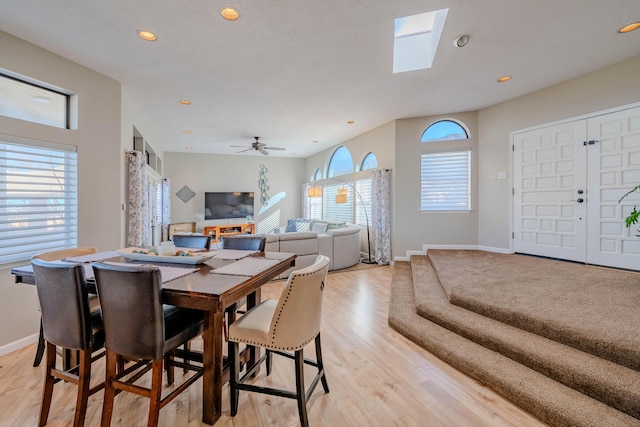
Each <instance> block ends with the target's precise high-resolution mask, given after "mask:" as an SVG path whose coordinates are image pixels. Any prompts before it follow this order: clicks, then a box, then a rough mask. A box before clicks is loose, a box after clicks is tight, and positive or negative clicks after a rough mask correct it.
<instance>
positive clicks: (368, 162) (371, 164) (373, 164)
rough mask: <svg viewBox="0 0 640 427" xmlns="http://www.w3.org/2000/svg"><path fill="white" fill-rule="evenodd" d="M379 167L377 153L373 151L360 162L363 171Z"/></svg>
mask: <svg viewBox="0 0 640 427" xmlns="http://www.w3.org/2000/svg"><path fill="white" fill-rule="evenodd" d="M377 167H378V159H377V158H376V155H375V154H373V153H369V154H367V155H366V156H364V159H362V163H361V164H360V170H361V171H366V170H368V169H375V168H377Z"/></svg>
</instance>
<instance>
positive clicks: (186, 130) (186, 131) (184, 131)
mask: <svg viewBox="0 0 640 427" xmlns="http://www.w3.org/2000/svg"><path fill="white" fill-rule="evenodd" d="M182 133H187V134H189V133H191V131H190V130H189V129H185V130H183V131H182Z"/></svg>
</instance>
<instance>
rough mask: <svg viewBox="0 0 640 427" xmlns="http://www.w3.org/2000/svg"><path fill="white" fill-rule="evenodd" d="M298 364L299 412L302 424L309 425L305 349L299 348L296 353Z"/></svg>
mask: <svg viewBox="0 0 640 427" xmlns="http://www.w3.org/2000/svg"><path fill="white" fill-rule="evenodd" d="M295 365H296V395H297V400H298V413H299V415H300V425H301V426H302V427H308V426H309V420H308V418H307V400H306V390H305V388H304V351H303V350H298V351H296V355H295Z"/></svg>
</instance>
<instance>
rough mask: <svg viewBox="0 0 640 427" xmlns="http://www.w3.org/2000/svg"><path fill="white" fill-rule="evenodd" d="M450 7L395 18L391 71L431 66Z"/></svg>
mask: <svg viewBox="0 0 640 427" xmlns="http://www.w3.org/2000/svg"><path fill="white" fill-rule="evenodd" d="M448 11H449V9H441V10H435V11H432V12H426V13H420V14H417V15H411V16H404V17H402V18H396V20H395V21H394V24H395V27H394V32H393V72H394V73H402V72H404V71H413V70H422V69H425V68H431V65H432V64H433V59H434V58H435V56H436V50H437V49H438V43H439V42H440V34H441V33H442V29H443V28H444V22H445V20H446V19H447V13H448Z"/></svg>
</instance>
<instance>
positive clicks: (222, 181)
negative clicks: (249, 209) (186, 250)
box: [164, 152, 304, 233]
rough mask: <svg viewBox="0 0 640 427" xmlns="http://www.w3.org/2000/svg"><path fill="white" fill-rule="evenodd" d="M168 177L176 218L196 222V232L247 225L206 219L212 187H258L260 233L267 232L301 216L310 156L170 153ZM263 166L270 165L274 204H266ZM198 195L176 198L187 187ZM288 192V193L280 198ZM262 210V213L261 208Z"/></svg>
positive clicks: (166, 155) (166, 159)
mask: <svg viewBox="0 0 640 427" xmlns="http://www.w3.org/2000/svg"><path fill="white" fill-rule="evenodd" d="M164 165H165V166H164V172H165V173H164V177H165V178H168V179H170V180H171V222H172V223H176V222H187V221H196V230H197V231H202V228H203V227H204V226H206V225H216V224H221V223H222V224H229V223H244V222H245V220H243V219H240V220H234V219H230V220H224V221H220V220H218V221H213V220H207V221H205V220H204V193H205V192H207V191H211V192H220V191H253V192H254V193H255V205H254V207H255V212H256V214H255V215H254V221H255V223H256V227H257V230H256V231H257V232H258V233H267V232H270V231H271V230H273V228H275V227H277V226H278V225H284V224H286V221H287V219H289V218H297V217H299V216H300V184H301V183H302V182H304V160H303V159H294V158H284V157H272V156H269V157H267V156H262V155H260V156H253V155H245V156H241V155H238V156H230V155H214V154H195V153H168V152H165V153H164ZM260 165H264V166H266V167H267V169H268V172H267V174H266V176H267V180H268V183H267V184H268V186H269V187H270V189H269V191H268V192H267V193H268V195H269V197H270V198H271V199H270V204H269V205H268V206H266V207H263V206H261V205H260V190H259V188H258V179H259V169H260ZM185 185H186V186H188V187H189V188H190V189H191V190H192V191H194V192H195V193H196V195H195V196H194V197H193V198H192V199H191V200H189V201H188V202H187V203H184V202H183V201H182V200H180V199H179V198H178V196H176V192H178V190H180V189H181V188H182V187H183V186H185ZM280 196H282V197H280ZM261 210H262V212H261Z"/></svg>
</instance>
